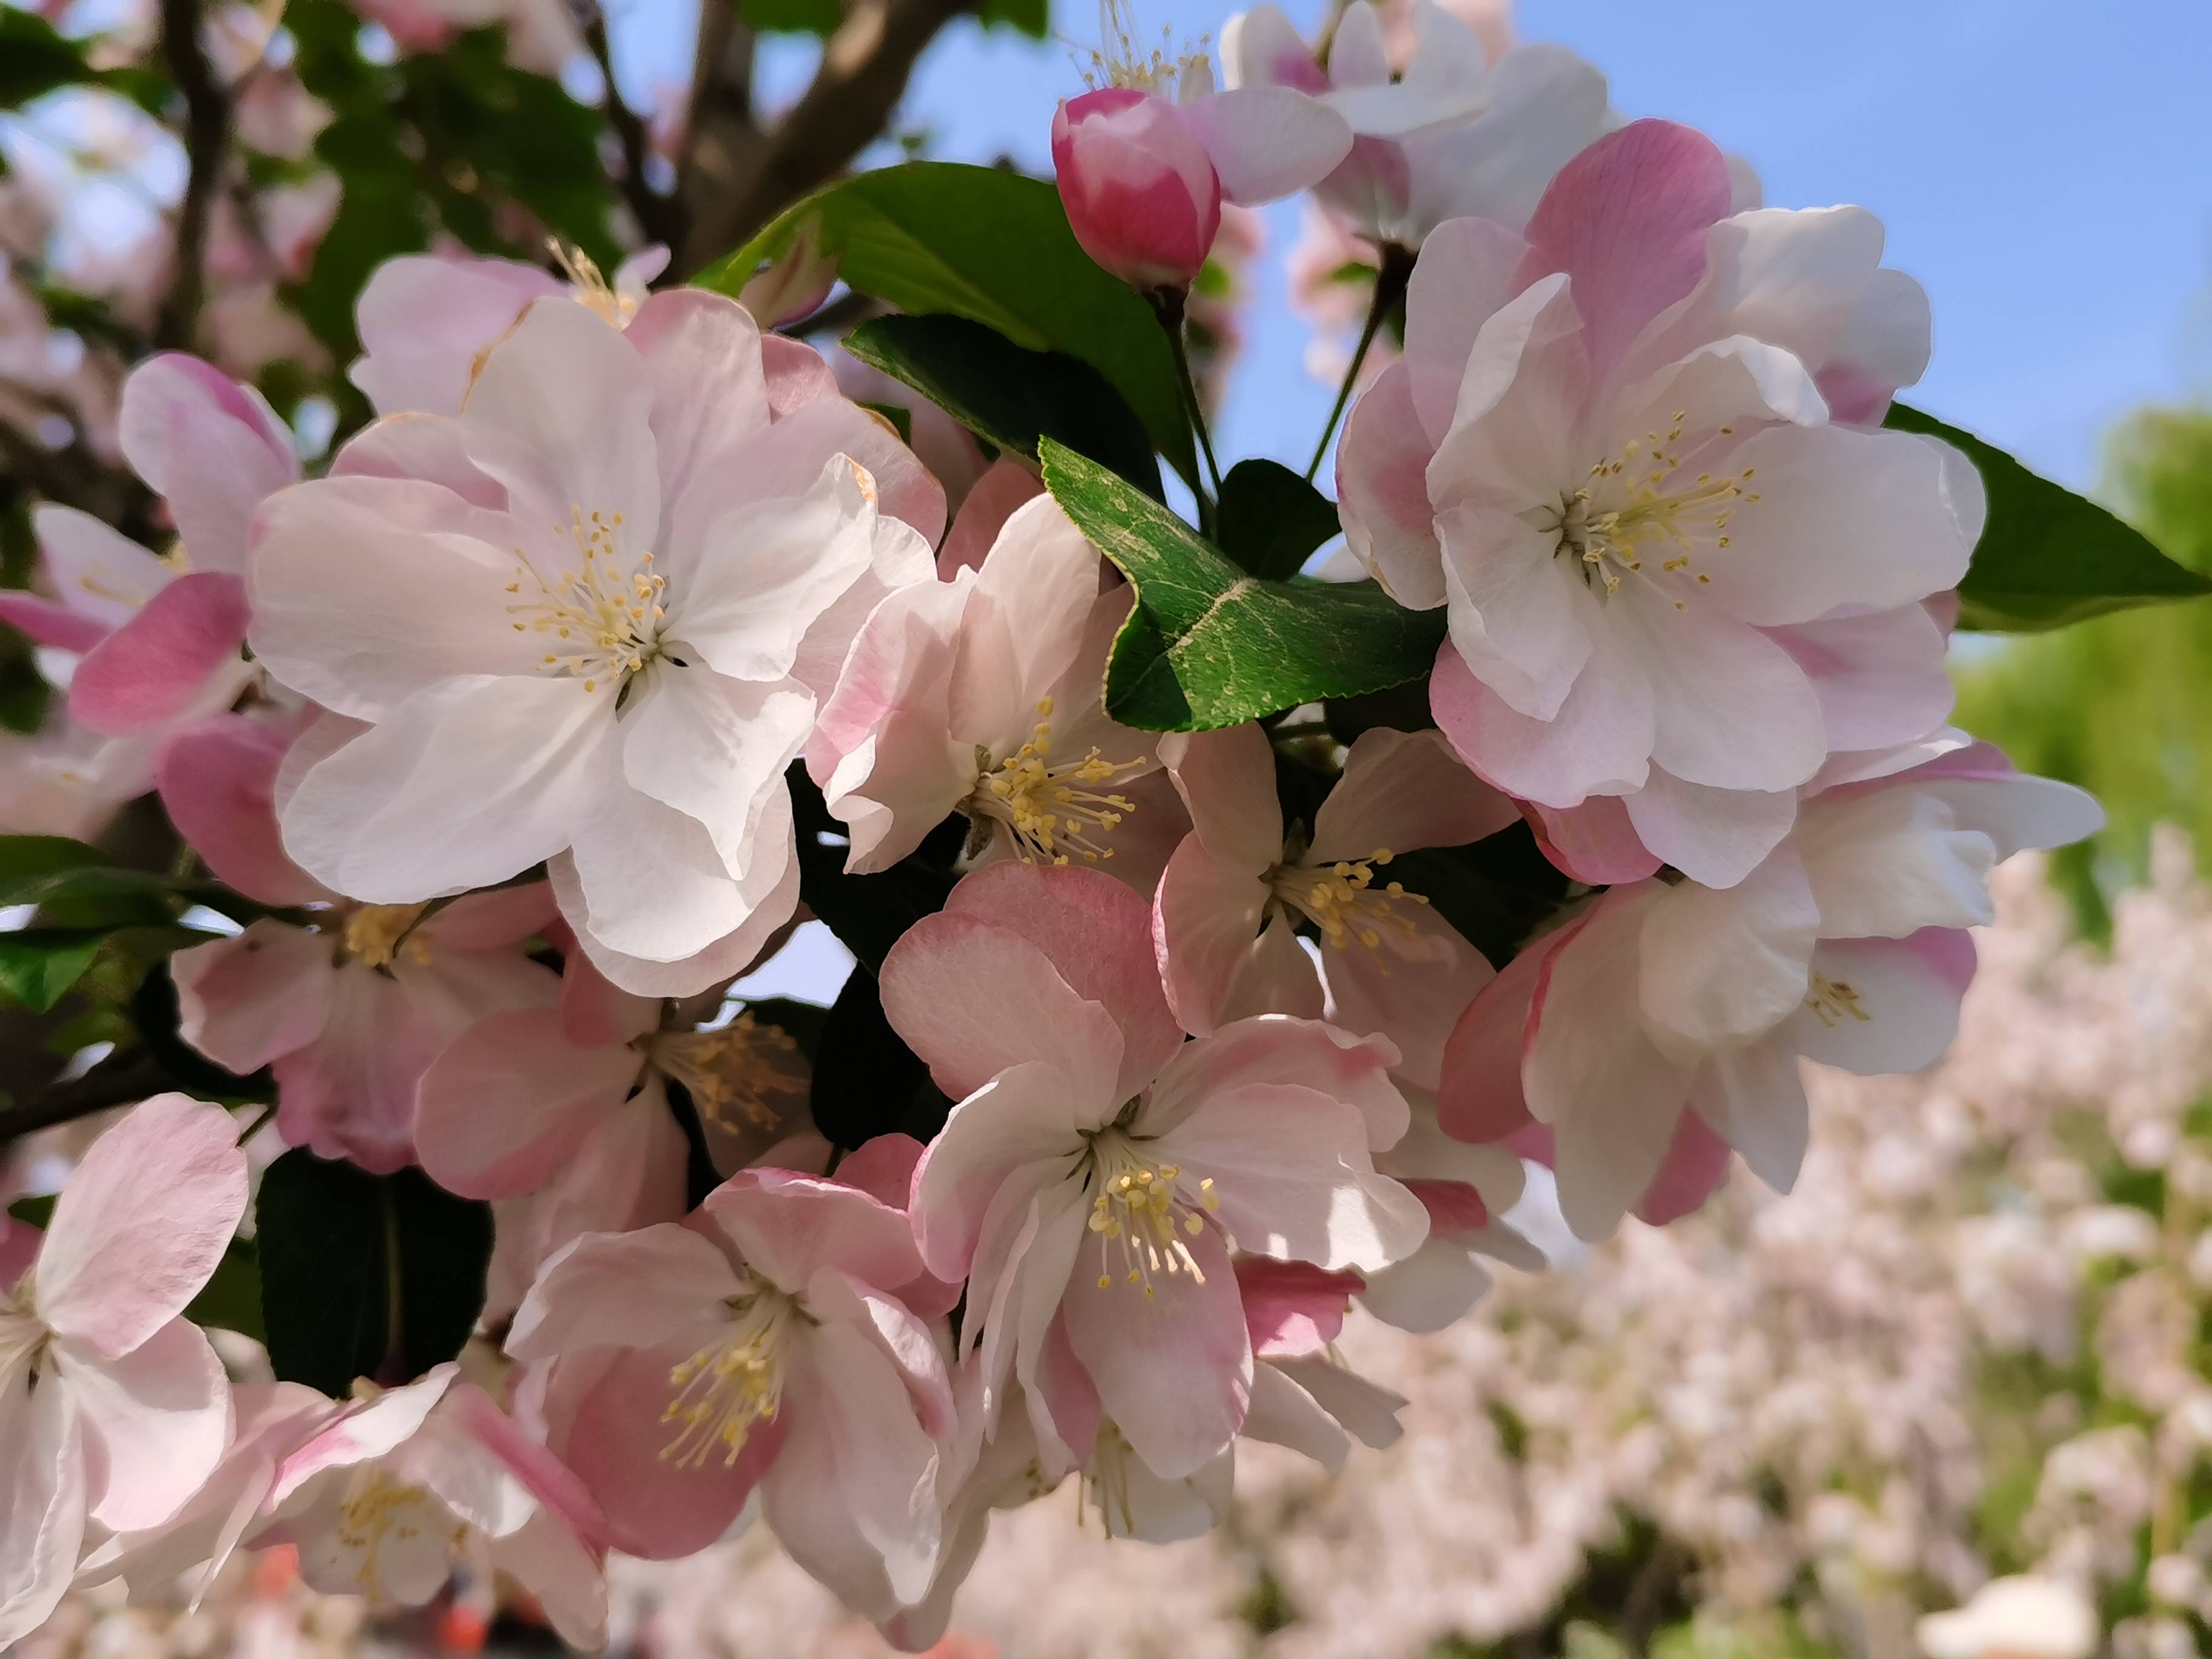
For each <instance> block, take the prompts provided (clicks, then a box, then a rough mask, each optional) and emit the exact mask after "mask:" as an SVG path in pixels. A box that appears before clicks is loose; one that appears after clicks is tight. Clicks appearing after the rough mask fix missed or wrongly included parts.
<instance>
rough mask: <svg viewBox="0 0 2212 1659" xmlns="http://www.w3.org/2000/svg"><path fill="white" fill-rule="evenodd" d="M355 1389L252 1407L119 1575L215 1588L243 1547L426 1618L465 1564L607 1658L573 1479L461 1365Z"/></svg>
mask: <svg viewBox="0 0 2212 1659" xmlns="http://www.w3.org/2000/svg"><path fill="white" fill-rule="evenodd" d="M361 1387H362V1395H361V1396H360V1397H358V1398H356V1399H354V1400H350V1401H331V1400H327V1399H324V1398H321V1397H320V1396H318V1395H312V1394H309V1393H308V1392H307V1391H306V1390H296V1389H289V1388H287V1387H286V1386H285V1385H283V1384H279V1385H277V1389H278V1390H282V1392H281V1393H280V1392H277V1391H276V1390H271V1391H270V1392H269V1393H268V1394H267V1395H257V1396H256V1404H257V1406H258V1408H259V1409H258V1413H257V1416H256V1418H255V1419H252V1420H251V1421H248V1420H246V1419H244V1418H243V1417H241V1423H240V1438H239V1443H238V1444H237V1445H236V1447H235V1448H234V1449H233V1451H232V1453H231V1455H230V1456H229V1457H228V1459H226V1461H225V1462H224V1465H223V1467H222V1468H221V1469H220V1470H218V1471H217V1473H216V1476H215V1478H214V1479H213V1480H210V1482H209V1491H208V1492H207V1493H206V1494H205V1495H204V1496H203V1497H202V1498H197V1499H196V1500H195V1501H194V1502H193V1504H191V1506H190V1508H189V1509H188V1510H186V1511H185V1514H183V1515H182V1516H179V1518H178V1521H177V1522H176V1523H175V1524H174V1526H173V1527H172V1528H162V1529H156V1530H155V1531H153V1532H151V1533H148V1534H138V1535H134V1536H131V1537H127V1538H125V1539H122V1540H119V1541H118V1542H119V1543H120V1544H121V1545H122V1546H123V1548H122V1549H121V1551H120V1552H119V1553H118V1557H117V1559H115V1560H114V1562H113V1563H112V1570H114V1571H119V1572H121V1573H122V1574H123V1575H124V1576H125V1577H126V1578H128V1579H131V1581H132V1582H133V1583H137V1582H138V1581H139V1580H140V1579H150V1578H153V1577H156V1576H157V1575H159V1574H161V1573H163V1572H166V1573H167V1575H168V1576H170V1577H174V1576H175V1575H176V1574H178V1573H179V1572H180V1571H191V1569H194V1568H198V1569H199V1570H200V1571H201V1572H202V1574H203V1575H205V1574H206V1573H209V1572H211V1571H213V1569H215V1568H216V1567H219V1566H221V1565H222V1562H223V1560H224V1559H226V1558H227V1557H228V1554H229V1553H230V1552H231V1550H232V1549H233V1548H234V1547H243V1548H246V1549H249V1550H258V1549H267V1548H270V1547H276V1546H279V1545H289V1546H290V1547H292V1548H293V1549H294V1550H295V1551H296V1552H297V1553H298V1559H299V1563H300V1576H301V1577H302V1578H303V1579H305V1580H306V1581H307V1583H308V1584H309V1585H311V1586H312V1587H313V1588H314V1589H318V1590H320V1591H322V1592H323V1593H324V1594H325V1595H359V1596H362V1597H364V1598H365V1599H366V1600H368V1601H369V1602H370V1604H371V1605H372V1606H374V1607H382V1608H392V1607H421V1606H422V1605H423V1604H424V1603H426V1602H428V1601H430V1599H431V1598H432V1597H434V1596H435V1595H438V1594H439V1593H440V1592H441V1591H442V1590H443V1589H445V1588H446V1587H447V1584H448V1583H451V1582H452V1579H453V1573H454V1570H455V1568H456V1566H458V1565H462V1564H464V1563H465V1564H467V1565H471V1567H473V1568H474V1569H475V1570H476V1571H480V1572H483V1573H486V1574H489V1573H494V1572H496V1573H500V1574H502V1575H504V1576H506V1577H509V1578H511V1579H513V1581H514V1583H517V1584H518V1585H520V1587H521V1588H522V1589H523V1590H524V1591H525V1592H526V1594H528V1595H530V1596H532V1598H533V1599H535V1600H536V1601H537V1602H538V1605H539V1606H540V1607H543V1608H544V1612H545V1616H546V1618H547V1620H549V1621H550V1623H551V1625H552V1626H553V1628H554V1629H555V1630H556V1632H559V1633H560V1635H561V1636H562V1638H563V1639H564V1640H566V1641H568V1643H569V1644H572V1645H574V1646H576V1647H579V1648H584V1649H592V1648H597V1647H599V1646H601V1645H602V1644H604V1643H605V1639H606V1608H607V1592H606V1581H605V1557H606V1537H605V1528H606V1523H605V1519H604V1517H602V1516H600V1514H599V1510H598V1506H597V1505H596V1504H593V1503H592V1499H591V1495H590V1494H589V1493H588V1492H586V1491H585V1490H584V1488H583V1486H582V1485H581V1483H580V1482H579V1481H578V1480H577V1479H576V1477H575V1476H574V1475H573V1474H570V1473H569V1472H568V1470H567V1469H566V1468H562V1465H561V1463H560V1462H559V1461H558V1460H557V1459H556V1458H555V1457H554V1456H553V1455H552V1454H551V1453H550V1452H548V1451H547V1450H546V1449H545V1448H544V1446H542V1445H540V1444H538V1443H537V1442H535V1441H533V1440H532V1439H531V1438H530V1437H528V1436H527V1435H526V1434H525V1433H524V1432H523V1431H522V1429H521V1428H520V1426H519V1425H517V1424H516V1423H515V1421H514V1420H513V1419H512V1418H510V1417H509V1416H508V1415H507V1413H505V1412H503V1411H501V1409H500V1408H499V1407H498V1406H497V1405H496V1404H495V1402H494V1401H492V1399H491V1398H490V1396H489V1395H486V1394H485V1393H484V1392H483V1389H480V1388H478V1387H477V1385H476V1384H475V1383H469V1382H465V1381H464V1380H462V1378H461V1376H460V1374H459V1365H458V1364H444V1365H440V1366H437V1367H436V1368H435V1369H434V1370H430V1371H429V1372H428V1373H426V1374H425V1375H424V1376H421V1377H418V1378H417V1379H416V1381H414V1382H412V1383H407V1384H405V1385H404V1386H402V1387H399V1388H395V1389H385V1390H377V1389H372V1388H370V1387H369V1386H368V1385H367V1384H362V1385H361ZM301 1395H306V1398H305V1399H302V1398H301Z"/></svg>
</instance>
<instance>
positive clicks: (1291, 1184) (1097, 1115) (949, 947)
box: [881, 860, 1428, 1480]
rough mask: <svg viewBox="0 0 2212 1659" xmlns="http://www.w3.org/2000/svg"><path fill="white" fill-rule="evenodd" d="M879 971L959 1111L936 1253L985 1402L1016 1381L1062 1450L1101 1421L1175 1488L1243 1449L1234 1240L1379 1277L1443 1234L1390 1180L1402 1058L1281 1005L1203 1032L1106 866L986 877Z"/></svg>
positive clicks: (937, 1144) (921, 1201) (931, 1221)
mask: <svg viewBox="0 0 2212 1659" xmlns="http://www.w3.org/2000/svg"><path fill="white" fill-rule="evenodd" d="M881 983H882V988H883V997H884V1012H885V1013H886V1014H887V1015H889V1017H890V1021H891V1024H892V1025H893V1026H894V1027H895V1028H896V1030H897V1031H898V1032H899V1035H900V1036H902V1037H904V1038H905V1039H906V1041H907V1042H908V1045H909V1046H911V1047H912V1048H914V1050H915V1053H917V1054H920V1055H921V1057H922V1058H923V1059H924V1060H927V1062H928V1064H929V1066H930V1070H931V1073H932V1074H933V1076H934V1077H935V1078H936V1079H937V1083H938V1085H939V1087H940V1088H942V1089H943V1090H944V1091H945V1092H946V1093H947V1094H948V1095H951V1096H952V1097H955V1098H956V1099H957V1100H958V1102H959V1104H957V1106H955V1107H954V1108H953V1109H952V1115H951V1119H950V1121H948V1122H947V1123H946V1125H945V1130H944V1133H941V1134H940V1135H939V1136H938V1138H937V1139H936V1140H935V1141H933V1143H932V1144H931V1146H930V1147H929V1151H928V1153H927V1157H926V1158H925V1159H924V1161H923V1163H922V1165H921V1173H920V1174H919V1175H918V1176H916V1178H915V1186H914V1194H915V1201H914V1212H915V1236H916V1237H917V1238H919V1240H920V1241H921V1251H922V1256H923V1259H924V1260H925V1261H927V1263H928V1264H929V1267H930V1270H931V1271H932V1272H933V1273H936V1274H937V1275H938V1276H939V1278H942V1279H962V1278H965V1279H966V1280H967V1283H968V1304H967V1305H968V1310H969V1312H968V1315H967V1317H966V1320H965V1322H964V1323H963V1342H964V1343H965V1344H966V1345H967V1346H969V1347H971V1348H975V1349H978V1350H979V1351H980V1352H979V1359H980V1364H981V1388H982V1395H983V1407H984V1411H985V1413H986V1416H987V1418H991V1419H995V1417H996V1415H997V1414H998V1413H999V1412H1000V1410H1002V1409H1003V1408H1004V1407H1005V1403H1006V1400H1007V1398H1008V1397H1009V1394H1010V1392H1011V1390H1012V1388H1013V1386H1014V1384H1015V1383H1019V1385H1020V1388H1021V1390H1022V1397H1023V1399H1024V1401H1025V1402H1026V1408H1027V1411H1028V1413H1029V1416H1030V1422H1031V1425H1033V1427H1034V1428H1035V1431H1036V1437H1037V1442H1038V1444H1039V1445H1040V1446H1041V1447H1042V1448H1043V1449H1044V1450H1045V1453H1046V1455H1047V1461H1048V1462H1055V1463H1057V1464H1058V1466H1060V1467H1072V1464H1073V1461H1074V1457H1075V1453H1074V1448H1076V1447H1077V1446H1078V1445H1079V1443H1080V1441H1081V1439H1082V1433H1081V1429H1080V1425H1081V1424H1082V1423H1083V1422H1084V1421H1085V1419H1086V1418H1087V1417H1088V1416H1089V1415H1091V1413H1097V1412H1103V1414H1104V1415H1105V1416H1106V1417H1109V1418H1110V1419H1112V1420H1113V1421H1114V1422H1115V1424H1116V1425H1119V1432H1120V1433H1121V1435H1122V1436H1123V1437H1125V1438H1126V1439H1127V1442H1128V1443H1129V1444H1130V1445H1131V1446H1132V1447H1133V1449H1134V1451H1135V1455H1137V1456H1139V1458H1141V1459H1142V1460H1143V1462H1145V1464H1146V1466H1147V1467H1148V1468H1150V1469H1151V1470H1152V1473H1153V1474H1156V1475H1158V1476H1159V1477H1161V1478H1162V1479H1164V1480H1178V1479H1181V1478H1182V1477H1183V1476H1186V1475H1189V1474H1194V1472H1196V1471H1197V1470H1198V1469H1200V1468H1202V1467H1203V1466H1204V1465H1206V1463H1207V1462H1210V1461H1211V1460H1212V1459H1213V1458H1214V1457H1216V1456H1217V1455H1219V1453H1220V1452H1221V1451H1222V1450H1223V1449H1225V1448H1226V1447H1227V1445H1228V1444H1229V1443H1230V1442H1231V1440H1232V1439H1233V1438H1234V1437H1236V1435H1237V1431H1238V1428H1239V1427H1240V1425H1242V1424H1243V1419H1244V1413H1245V1409H1246V1407H1247V1405H1248V1403H1249V1399H1250V1393H1251V1386H1252V1352H1251V1346H1250V1344H1249V1341H1248V1340H1246V1336H1245V1330H1244V1317H1243V1310H1242V1307H1241V1304H1240V1302H1239V1298H1238V1292H1237V1281H1236V1278H1235V1276H1234V1274H1233V1273H1231V1271H1230V1261H1231V1251H1232V1250H1241V1251H1247V1252H1251V1253H1255V1254H1259V1255H1272V1256H1279V1257H1283V1258H1286V1259H1291V1260H1296V1261H1310V1262H1313V1263H1316V1265H1319V1266H1322V1267H1329V1268H1341V1267H1376V1268H1379V1267H1384V1266H1386V1265H1388V1264H1389V1263H1390V1262H1392V1261H1398V1260H1400V1259H1401V1258H1402V1257H1404V1256H1406V1255H1409V1254H1411V1253H1412V1252H1413V1250H1414V1249H1416V1248H1417V1247H1418V1246H1419V1243H1420V1242H1421V1240H1422V1238H1423V1237H1424V1236H1425V1233H1426V1231H1427V1228H1428V1217H1427V1214H1426V1212H1425V1211H1424V1210H1423V1209H1422V1207H1421V1206H1420V1203H1419V1200H1416V1199H1415V1198H1413V1196H1412V1194H1409V1193H1407V1191H1406V1189H1405V1188H1403V1187H1401V1186H1400V1185H1399V1184H1398V1183H1397V1182H1395V1181H1392V1180H1389V1179H1388V1178H1387V1177H1385V1176H1380V1175H1377V1174H1376V1171H1375V1166H1374V1152H1375V1150H1376V1148H1378V1147H1383V1146H1389V1145H1390V1144H1391V1143H1392V1142H1394V1141H1395V1140H1396V1139H1397V1138H1398V1137H1399V1136H1400V1135H1401V1134H1402V1133H1404V1131H1405V1128H1406V1124H1407V1107H1406V1102H1405V1100H1404V1098H1403V1097H1401V1095H1400V1094H1399V1093H1398V1091H1396V1090H1395V1088H1393V1087H1392V1086H1391V1085H1390V1083H1389V1079H1388V1078H1387V1076H1386V1075H1385V1073H1386V1069H1387V1067H1388V1066H1389V1064H1390V1063H1391V1061H1393V1060H1395V1058H1396V1051H1395V1049H1393V1048H1390V1047H1389V1044H1388V1043H1381V1042H1378V1043H1373V1044H1370V1043H1364V1042H1361V1041H1359V1040H1358V1039H1357V1038H1355V1037H1352V1036H1346V1035H1345V1034H1343V1033H1341V1032H1339V1031H1336V1030H1332V1029H1331V1028H1329V1027H1328V1026H1325V1025H1322V1024H1317V1023H1315V1022H1312V1021H1309V1020H1302V1019H1291V1018H1283V1017H1280V1016H1269V1017H1265V1018H1255V1019H1248V1020H1242V1021H1238V1022H1237V1023H1235V1024H1231V1025H1226V1026H1224V1027H1223V1028H1221V1030H1218V1032H1217V1033H1216V1034H1215V1035H1214V1036H1211V1037H1208V1038H1204V1039H1201V1040H1200V1041H1198V1042H1190V1043H1186V1042H1184V1040H1183V1034H1182V1030H1181V1029H1180V1028H1179V1027H1178V1026H1177V1025H1176V1022H1175V1018H1174V1016H1173V1015H1172V1014H1171V1013H1170V1012H1169V1009H1168V1006H1167V1004H1166V1002H1165V1000H1164V998H1163V997H1162V995H1161V992H1160V982H1159V972H1158V967H1157V966H1156V965H1155V963H1154V959H1153V954H1152V927H1151V918H1150V915H1149V914H1148V912H1147V909H1146V905H1145V902H1144V901H1143V900H1142V899H1141V898H1139V897H1138V896H1137V895H1136V894H1135V893H1133V892H1132V891H1131V890H1129V889H1128V888H1127V887H1126V886H1123V885H1122V884H1121V883H1119V882H1117V881H1115V880H1113V879H1111V878H1109V877H1108V876H1107V875H1105V874H1104V873H1103V872H1100V871H1096V870H1090V869H1085V868H1054V867H1051V866H1026V865H1023V864H1019V863H1016V862H1013V861H1012V860H1008V861H1006V862H1002V863H1000V864H996V865H993V866H990V867H988V868H987V869H985V870H981V871H979V872H976V873H975V874H974V875H972V876H970V877H969V878H967V880H965V881H964V882H963V883H962V884H960V886H959V888H958V889H957V890H955V892H954V894H953V896H952V900H951V905H950V906H949V907H948V908H947V909H946V910H945V911H944V912H943V913H942V914H940V915H935V916H931V917H927V918H925V919H924V920H923V921H921V922H920V923H918V924H917V925H916V926H915V927H914V928H913V929H911V930H910V931H909V932H908V934H907V935H906V937H905V938H904V939H901V940H900V941H899V943H898V945H896V946H895V947H894V948H893V950H892V951H891V953H890V956H889V957H887V958H886V959H885V961H884V969H883V975H882V981H881ZM1063 1341H1064V1346H1065V1352H1064V1354H1062V1355H1060V1357H1058V1358H1054V1357H1053V1356H1052V1355H1051V1354H1050V1353H1048V1350H1049V1349H1051V1348H1053V1347H1054V1346H1057V1345H1060V1344H1061V1343H1063ZM1086 1402H1088V1403H1086Z"/></svg>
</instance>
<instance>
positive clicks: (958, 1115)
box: [913, 1061, 1120, 1301]
mask: <svg viewBox="0 0 2212 1659" xmlns="http://www.w3.org/2000/svg"><path fill="white" fill-rule="evenodd" d="M1069 1093H1070V1091H1069V1087H1068V1079H1067V1078H1066V1075H1065V1074H1064V1073H1061V1072H1060V1071H1058V1070H1057V1069H1056V1068H1054V1067H1053V1066H1047V1065H1043V1064H1040V1063H1037V1062H1035V1061H1032V1062H1030V1063H1029V1064H1026V1065H1021V1066H1012V1067H1010V1068H1009V1069H1007V1070H1006V1071H1005V1072H1003V1073H1000V1074H999V1075H998V1076H997V1077H995V1078H994V1079H991V1081H990V1082H989V1083H987V1084H986V1085H984V1086H983V1087H982V1088H981V1089H980V1090H978V1091H976V1092H975V1093H974V1094H972V1095H970V1096H969V1097H968V1098H966V1099H965V1100H963V1101H962V1102H961V1103H959V1104H958V1105H957V1106H955V1107H954V1108H953V1109H952V1113H951V1116H950V1117H949V1118H948V1119H947V1120H946V1121H945V1127H944V1128H943V1129H942V1130H941V1131H940V1132H939V1134H938V1137H937V1139H934V1140H933V1141H931V1142H930V1144H929V1150H928V1152H927V1153H926V1154H925V1155H924V1157H923V1158H922V1161H921V1166H920V1167H919V1168H918V1169H917V1170H915V1177H914V1206H913V1218H914V1228H915V1238H916V1240H917V1241H918V1243H919V1244H920V1247H921V1255H922V1260H923V1261H926V1262H927V1263H928V1264H929V1267H930V1270H931V1271H932V1272H933V1273H936V1274H937V1275H938V1276H939V1278H940V1279H965V1278H969V1277H970V1275H971V1273H972V1275H973V1279H974V1282H973V1284H972V1285H971V1293H972V1295H973V1296H974V1297H975V1299H976V1300H978V1301H984V1300H987V1293H988V1291H989V1289H990V1288H991V1285H990V1283H989V1281H990V1280H992V1279H994V1277H995V1273H989V1272H986V1271H985V1269H984V1267H982V1266H981V1265H980V1264H979V1263H978V1261H977V1252H978V1249H980V1248H981V1245H982V1243H983V1242H984V1238H985V1235H986V1234H987V1232H988V1231H989V1225H988V1224H989V1220H990V1218H991V1215H992V1213H993V1212H994V1211H997V1212H1002V1213H1006V1214H1008V1215H1011V1212H1012V1210H1013V1209H1015V1208H1016V1207H1018V1206H1017V1204H1016V1200H1018V1202H1019V1203H1020V1204H1026V1203H1027V1202H1028V1200H1029V1199H1030V1197H1033V1196H1035V1195H1036V1193H1038V1192H1039V1191H1041V1190H1042V1189H1043V1188H1046V1187H1048V1186H1052V1185H1058V1184H1060V1183H1061V1182H1062V1180H1063V1177H1064V1175H1065V1171H1064V1170H1061V1169H1060V1167H1059V1166H1060V1163H1061V1161H1062V1160H1064V1159H1066V1158H1068V1157H1069V1156H1071V1155H1072V1154H1073V1153H1074V1152H1079V1151H1080V1150H1081V1148H1082V1145H1083V1139H1082V1137H1083V1131H1084V1129H1085V1127H1088V1125H1089V1123H1090V1121H1091V1120H1092V1118H1093V1117H1094V1116H1095V1114H1089V1113H1079V1112H1078V1111H1077V1110H1076V1109H1073V1106H1072V1105H1071V1103H1070V1100H1069ZM1119 1104H1120V1103H1119V1102H1118V1101H1115V1102H1111V1103H1109V1108H1108V1109H1109V1110H1111V1109H1113V1108H1115V1107H1118V1105H1119ZM1000 1265H1003V1264H1000Z"/></svg>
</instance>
